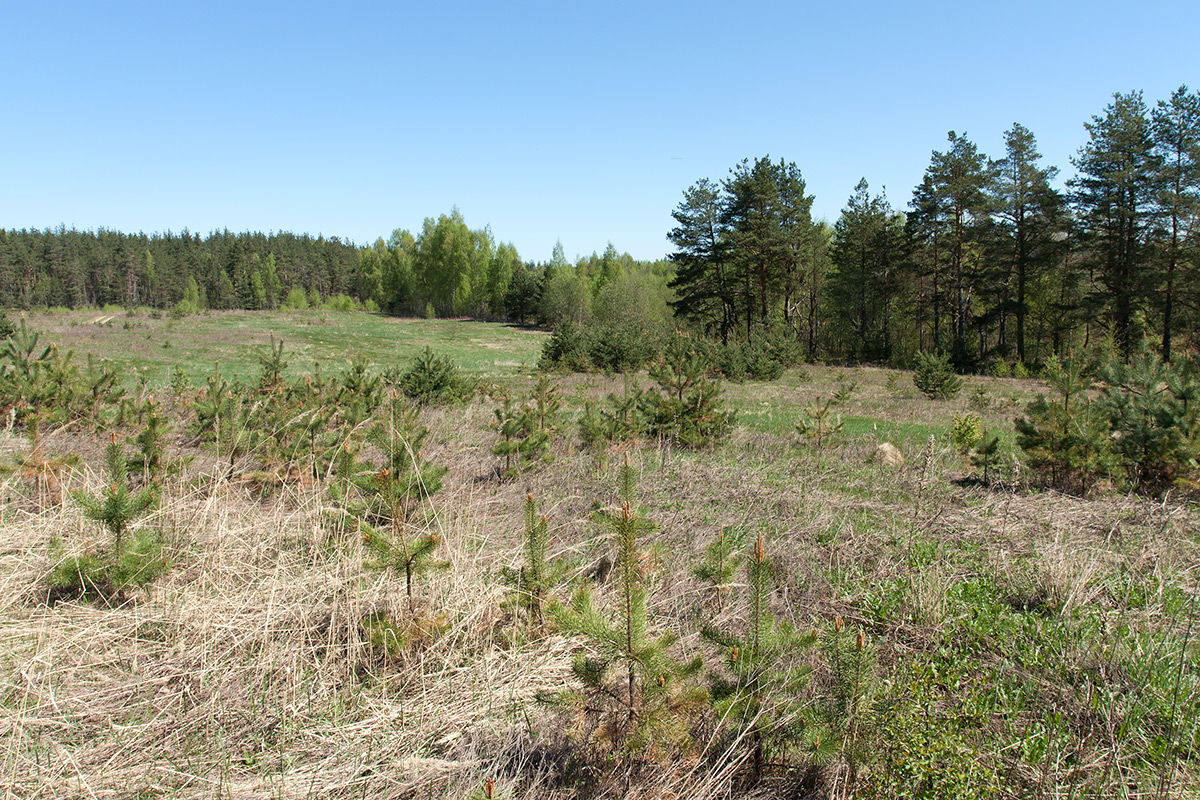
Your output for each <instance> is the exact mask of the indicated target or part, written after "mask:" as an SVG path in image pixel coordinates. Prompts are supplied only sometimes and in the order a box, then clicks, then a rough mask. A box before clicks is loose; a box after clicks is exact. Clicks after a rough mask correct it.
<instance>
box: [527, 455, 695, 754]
mask: <svg viewBox="0 0 1200 800" xmlns="http://www.w3.org/2000/svg"><path fill="white" fill-rule="evenodd" d="M635 482H636V477H635V474H634V470H633V467H632V466H630V463H629V459H628V456H626V459H625V464H624V465H623V466H622V467H621V491H620V501H621V508H620V510H619V511H617V512H615V513H613V514H610V515H609V516H608V518H607V524H608V527H609V528H610V529H611V532H612V540H613V545H614V548H615V551H616V552H615V562H616V572H617V579H616V580H617V586H616V590H617V595H618V599H617V603H616V608H615V609H614V610H613V611H612V612H611V613H606V612H605V611H603V610H601V609H600V608H598V607H597V604H596V600H595V596H594V595H593V592H592V590H591V587H589V586H584V587H581V588H580V589H579V590H578V591H577V592H576V593H575V595H574V597H573V598H572V600H571V604H570V605H569V606H566V607H563V606H552V607H551V612H550V613H551V615H552V616H553V617H554V619H555V621H556V622H557V623H558V625H559V627H560V629H562V630H563V631H565V632H568V633H574V634H577V635H580V636H583V637H584V638H586V639H587V641H588V645H589V651H590V653H579V654H578V655H577V656H576V658H575V662H574V665H573V670H574V673H575V677H576V678H577V679H578V680H579V681H580V683H581V684H582V689H581V690H580V691H576V692H567V693H565V694H563V695H560V696H559V697H558V698H557V701H558V702H560V703H563V704H565V705H569V706H572V707H574V708H576V709H578V710H579V711H580V712H582V719H583V721H584V730H583V731H582V733H583V737H584V739H585V740H600V741H606V742H608V743H610V744H611V745H613V746H618V747H621V748H622V749H623V750H624V751H625V752H635V751H639V750H644V749H646V748H649V747H652V746H654V745H656V744H659V743H678V742H681V741H683V740H684V739H685V738H686V735H687V731H688V724H687V717H688V714H689V713H690V712H691V711H692V710H693V709H694V708H695V707H697V706H698V705H699V704H700V703H702V702H703V700H704V698H705V696H706V695H705V692H704V691H703V689H701V688H699V687H696V686H693V685H689V683H688V678H689V677H690V676H692V675H694V674H695V673H696V672H697V671H699V669H700V659H699V658H696V659H694V660H693V661H691V662H688V663H686V664H682V663H679V662H676V661H675V660H674V659H672V658H671V657H670V655H669V653H668V651H669V650H670V648H671V646H672V645H674V643H675V641H676V637H675V636H673V635H671V634H664V635H662V636H658V637H655V636H652V635H651V634H650V632H649V619H648V612H647V609H646V601H647V597H648V589H647V585H646V576H645V575H644V574H643V571H642V561H643V556H644V551H643V550H642V549H641V547H640V545H639V542H640V540H641V539H642V538H643V537H645V536H646V535H647V534H648V533H649V532H650V531H652V530H653V529H654V525H653V524H652V523H651V522H650V521H649V520H647V519H646V518H645V517H643V516H642V515H641V514H639V513H637V511H635V498H634V486H635Z"/></svg>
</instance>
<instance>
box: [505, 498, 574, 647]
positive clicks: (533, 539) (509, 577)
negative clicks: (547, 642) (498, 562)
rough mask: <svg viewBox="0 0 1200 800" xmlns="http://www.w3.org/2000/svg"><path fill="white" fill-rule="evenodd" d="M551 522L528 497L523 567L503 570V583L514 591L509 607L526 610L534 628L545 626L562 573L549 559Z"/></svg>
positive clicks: (540, 628)
mask: <svg viewBox="0 0 1200 800" xmlns="http://www.w3.org/2000/svg"><path fill="white" fill-rule="evenodd" d="M548 532H549V522H548V521H547V520H546V518H545V517H544V516H542V515H540V514H538V511H537V503H536V502H535V501H534V499H533V495H532V494H529V495H526V497H525V532H524V535H523V537H522V539H523V541H522V544H523V547H522V553H523V555H524V563H523V564H522V565H521V566H520V567H518V568H516V569H513V568H512V567H501V568H500V579H501V580H502V581H503V582H504V583H505V584H506V585H507V586H508V587H509V589H510V590H511V591H512V598H511V600H510V602H509V603H508V605H509V606H510V607H516V608H520V609H522V610H524V612H525V614H526V616H527V618H528V620H529V622H530V625H531V626H534V625H536V626H537V628H538V630H544V629H545V626H546V621H545V616H544V614H543V612H544V608H545V604H546V601H547V599H548V596H549V591H550V588H551V586H552V584H553V582H554V579H555V576H556V575H557V574H558V573H559V571H560V570H559V569H558V568H557V565H555V564H553V563H551V562H550V561H549V560H548V558H547V556H546V546H547V538H548Z"/></svg>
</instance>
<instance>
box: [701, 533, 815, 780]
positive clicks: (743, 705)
mask: <svg viewBox="0 0 1200 800" xmlns="http://www.w3.org/2000/svg"><path fill="white" fill-rule="evenodd" d="M773 578H774V570H773V569H772V566H771V562H770V560H769V559H768V558H767V553H766V547H765V546H764V544H763V538H762V535H761V534H760V535H759V537H758V540H757V541H756V542H755V544H754V550H753V553H752V554H751V556H750V557H749V558H748V559H746V582H747V599H746V604H747V608H746V620H745V633H744V634H743V635H742V636H735V635H733V634H729V633H724V632H722V631H720V630H719V629H717V628H715V627H713V626H707V627H705V628H704V630H703V631H702V632H701V633H702V635H703V636H704V638H706V639H708V640H709V641H711V642H712V643H714V644H715V645H717V646H718V647H720V648H721V649H722V650H723V651H724V653H725V656H726V658H725V661H724V663H725V664H727V665H728V666H727V672H726V673H722V674H717V675H714V676H713V679H712V698H713V710H714V711H715V712H716V713H717V715H718V717H719V718H720V719H721V720H724V721H726V722H727V723H728V724H733V725H736V726H741V727H742V730H741V731H740V733H741V735H743V736H744V737H745V741H746V744H747V746H748V747H749V748H750V751H751V758H752V761H751V769H752V770H753V774H752V777H753V779H754V780H755V781H757V780H758V779H759V778H760V777H761V776H762V772H763V766H764V764H765V763H766V760H767V758H768V757H769V755H770V751H771V749H772V748H774V747H776V746H780V745H784V744H786V743H788V742H792V741H796V742H801V743H802V751H803V752H804V754H805V756H806V757H807V758H809V759H816V758H820V757H823V756H824V755H827V754H828V747H829V744H830V739H829V737H822V736H821V735H820V733H819V732H816V731H813V730H812V729H811V725H810V724H809V723H811V717H810V716H809V715H808V714H807V709H806V708H805V706H804V703H803V699H802V697H801V692H802V691H803V690H804V689H805V688H806V687H807V686H808V683H809V675H810V672H811V670H810V669H809V668H808V667H807V666H805V665H804V664H802V663H799V662H798V661H797V660H796V659H795V656H796V654H797V652H798V651H800V650H801V649H803V648H806V647H809V646H811V645H812V644H813V641H814V639H813V637H811V636H807V635H799V634H797V633H796V631H795V630H794V629H793V628H792V627H791V626H790V625H789V624H787V623H786V622H780V621H778V620H777V619H776V618H775V616H774V615H773V614H772V613H771V610H770V609H771V592H772V591H773V589H774V581H773Z"/></svg>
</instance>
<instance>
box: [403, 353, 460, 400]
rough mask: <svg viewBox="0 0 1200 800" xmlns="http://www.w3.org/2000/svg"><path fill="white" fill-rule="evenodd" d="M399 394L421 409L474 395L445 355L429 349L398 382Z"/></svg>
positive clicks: (414, 361)
mask: <svg viewBox="0 0 1200 800" xmlns="http://www.w3.org/2000/svg"><path fill="white" fill-rule="evenodd" d="M398 385H399V387H400V390H401V391H402V392H404V393H405V394H406V395H408V396H409V397H411V398H412V399H414V400H416V401H417V402H418V403H420V404H421V405H435V404H438V403H452V402H455V401H457V400H462V399H465V398H466V397H467V396H468V395H470V394H471V391H472V390H471V386H470V385H469V383H468V382H467V381H466V380H464V379H463V377H462V374H461V373H460V372H459V369H458V366H457V365H455V363H454V362H453V361H452V360H451V359H450V357H449V356H446V355H437V354H435V353H434V352H433V348H431V347H426V348H425V349H424V350H423V351H422V352H421V354H420V355H419V356H417V357H416V358H414V359H413V361H412V364H411V366H409V368H408V370H407V371H405V372H404V373H403V374H402V375H401V376H400V378H399V382H398Z"/></svg>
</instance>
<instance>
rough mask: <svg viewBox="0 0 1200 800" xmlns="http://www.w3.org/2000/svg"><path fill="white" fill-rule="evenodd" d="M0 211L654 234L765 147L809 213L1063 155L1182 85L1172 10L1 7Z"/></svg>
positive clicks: (1187, 9)
mask: <svg viewBox="0 0 1200 800" xmlns="http://www.w3.org/2000/svg"><path fill="white" fill-rule="evenodd" d="M0 30H3V31H4V45H3V47H0V74H3V75H4V76H5V78H6V80H5V92H4V95H3V97H4V107H5V114H4V116H3V119H2V120H0V148H2V152H3V153H4V156H5V159H4V160H5V166H4V167H3V169H2V170H0V227H3V228H23V227H34V228H45V227H53V226H57V225H59V224H65V225H67V226H68V227H71V226H74V227H77V228H80V229H93V228H97V227H106V228H110V229H118V230H124V231H137V230H142V231H146V232H147V233H149V232H152V231H162V230H168V229H170V230H175V231H179V230H182V229H183V228H185V227H186V228H188V229H190V230H192V231H197V232H201V233H206V232H208V231H210V230H213V229H220V228H229V229H231V230H235V231H242V230H263V231H270V230H290V231H296V232H308V233H312V234H314V235H315V234H318V233H320V234H324V235H326V236H340V237H342V238H348V239H352V240H354V241H355V242H358V243H360V244H361V243H368V242H370V241H373V240H374V239H375V238H376V237H378V236H383V237H386V236H387V235H388V234H390V233H391V231H392V230H393V229H395V228H408V229H410V230H413V231H419V230H420V227H421V224H422V220H423V219H424V218H425V217H431V216H437V215H439V214H442V213H448V212H449V211H450V209H451V208H452V207H454V206H457V207H458V208H459V210H460V211H461V212H462V214H463V216H464V217H465V218H466V221H467V223H468V224H469V225H470V226H471V227H473V228H478V227H483V226H484V225H490V226H491V228H492V231H493V234H494V235H495V236H496V238H497V239H498V240H501V241H511V242H512V243H514V244H515V245H516V246H517V249H518V250H519V252H520V253H521V255H522V257H523V258H526V259H534V260H545V259H548V258H549V257H550V252H551V249H552V248H553V246H554V243H555V241H556V240H561V241H562V242H563V245H564V248H565V250H566V253H567V255H568V257H574V256H576V255H584V254H588V253H591V252H592V251H601V250H603V249H604V247H605V245H606V244H607V243H608V242H609V241H611V242H612V243H613V244H614V245H615V246H616V247H617V249H618V250H621V251H628V252H630V253H632V254H633V255H634V256H635V257H637V258H657V257H661V256H663V255H665V254H666V253H668V252H669V251H670V245H669V243H668V242H667V241H666V238H665V237H666V233H667V231H668V230H669V229H670V227H671V225H672V219H671V216H670V214H671V211H672V210H673V209H674V208H675V207H676V206H677V205H678V203H679V201H680V199H681V197H682V194H683V191H684V189H686V188H687V187H688V186H690V185H691V184H693V183H695V182H696V181H697V180H699V179H700V178H704V177H709V178H713V179H720V178H722V177H724V176H725V175H726V174H728V170H729V168H730V167H731V166H733V165H734V164H735V163H737V162H738V161H740V160H741V159H743V158H754V157H759V156H764V155H767V154H770V155H771V156H772V158H775V159H778V158H780V157H782V158H785V159H787V160H788V161H794V162H795V163H796V164H797V165H798V166H799V167H800V169H801V171H802V173H803V174H804V177H805V179H806V180H807V183H808V191H809V192H810V193H812V194H815V195H816V201H815V204H814V213H815V216H817V217H818V218H820V217H825V218H826V219H828V220H829V222H830V223H832V222H834V221H835V220H836V219H837V216H838V214H839V212H840V210H841V208H842V206H843V205H844V204H845V202H846V200H847V198H848V197H849V196H850V194H851V193H852V191H853V188H854V185H855V183H857V181H858V179H859V178H860V177H865V178H866V179H867V180H868V181H869V182H870V183H871V186H872V188H873V189H878V188H880V187H881V186H885V185H886V187H887V192H888V196H889V198H890V199H891V200H892V202H893V204H894V205H896V206H898V207H903V206H905V204H906V203H907V202H908V199H909V197H910V194H911V191H912V188H913V186H915V185H916V184H917V183H918V182H919V181H920V179H921V176H922V174H923V172H924V170H925V167H926V166H927V165H928V163H929V156H930V153H931V151H933V150H940V149H943V148H944V146H945V141H946V132H947V131H949V130H951V129H953V130H956V131H958V132H959V133H960V134H961V133H964V132H965V133H966V134H967V135H968V136H969V137H970V138H971V139H972V140H974V141H975V142H976V143H977V144H978V145H979V147H980V148H981V149H982V150H983V151H984V152H985V153H987V154H989V155H991V156H992V157H999V156H1000V155H1002V142H1003V133H1004V131H1005V130H1006V129H1008V128H1009V127H1010V126H1011V125H1012V123H1013V122H1021V123H1022V124H1023V125H1025V126H1026V127H1028V128H1030V129H1031V130H1032V131H1033V133H1034V134H1035V135H1036V136H1037V138H1038V142H1039V148H1040V150H1041V152H1042V153H1043V155H1044V156H1045V157H1046V160H1047V162H1048V163H1052V164H1056V165H1057V166H1059V167H1060V168H1062V170H1063V172H1064V173H1069V171H1070V163H1069V159H1070V157H1071V155H1073V154H1074V153H1075V152H1076V151H1077V150H1078V148H1079V147H1080V146H1081V145H1082V144H1083V143H1084V142H1085V141H1086V132H1085V130H1084V128H1083V123H1084V122H1086V121H1088V120H1089V119H1090V118H1091V117H1092V115H1094V114H1100V113H1102V112H1103V109H1104V106H1105V105H1106V104H1107V103H1108V102H1109V101H1110V100H1111V98H1112V94H1113V92H1117V91H1121V92H1126V91H1131V90H1138V89H1140V90H1143V91H1144V92H1145V96H1146V100H1147V101H1148V102H1150V103H1153V102H1154V101H1156V100H1158V99H1163V98H1166V97H1167V96H1168V95H1169V94H1170V92H1171V91H1172V90H1173V89H1174V88H1176V87H1177V86H1179V85H1180V84H1183V83H1186V84H1188V85H1189V86H1192V87H1193V88H1196V87H1197V86H1200V55H1198V51H1197V48H1196V42H1197V33H1196V32H1197V30H1200V4H1198V3H1194V2H1157V3H1156V2H1147V3H1143V4H1142V5H1140V6H1138V7H1136V8H1135V6H1133V5H1131V4H1128V3H1120V4H1117V3H1107V2H1087V3H1084V2H1060V3H1055V2H1052V1H1051V0H1045V1H1044V2H1042V3H1032V2H1010V3H1004V4H983V3H968V2H956V3H907V4H905V3H897V2H889V3H882V2H867V3H842V4H838V5H836V7H835V4H822V5H811V4H804V3H753V2H746V3H737V4H734V3H709V2H703V0H691V2H671V3H654V2H648V1H644V2H641V3H619V2H613V3H594V4H585V3H573V2H559V3H502V2H480V3H459V4H429V3H421V4H415V3H398V2H397V3H353V2H343V3H338V4H327V3H322V4H317V3H306V2H288V3H264V2H259V3H256V2H243V3H226V2H204V3H182V2H179V3H176V2H161V1H159V2H140V3H132V2H107V3H101V2H87V3H61V2H49V1H47V0H43V2H11V1H9V0H5V1H4V2H0Z"/></svg>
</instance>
